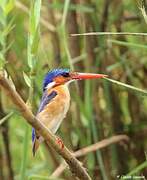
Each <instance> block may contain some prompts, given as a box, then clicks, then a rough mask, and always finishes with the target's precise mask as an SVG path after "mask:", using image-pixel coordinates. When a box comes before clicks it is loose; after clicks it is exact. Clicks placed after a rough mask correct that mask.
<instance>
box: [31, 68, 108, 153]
mask: <svg viewBox="0 0 147 180" xmlns="http://www.w3.org/2000/svg"><path fill="white" fill-rule="evenodd" d="M104 77H107V75H105V74H93V73H79V72H74V71H71V70H70V69H64V68H59V69H53V70H50V71H49V72H48V73H47V74H46V75H45V77H44V80H43V88H42V89H43V95H42V99H41V101H40V105H39V108H38V111H37V114H36V118H38V119H39V121H41V123H43V125H44V126H45V127H47V128H48V129H49V130H50V131H51V132H52V133H53V134H55V133H56V132H57V130H58V128H59V127H60V125H61V123H62V121H63V119H64V118H65V117H66V114H67V112H68V109H69V106H70V93H69V89H68V85H69V84H70V83H71V82H73V81H76V80H86V79H94V78H104ZM43 141H44V139H43V137H42V136H41V135H40V134H39V133H38V132H37V131H36V130H35V129H34V128H33V129H32V144H33V146H32V153H33V156H35V154H36V151H37V149H38V148H39V145H40V144H41V142H43Z"/></svg>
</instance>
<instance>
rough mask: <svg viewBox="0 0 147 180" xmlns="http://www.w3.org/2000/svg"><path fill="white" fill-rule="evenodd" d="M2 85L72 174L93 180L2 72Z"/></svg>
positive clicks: (0, 79)
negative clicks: (37, 116)
mask: <svg viewBox="0 0 147 180" xmlns="http://www.w3.org/2000/svg"><path fill="white" fill-rule="evenodd" d="M0 85H1V86H2V88H3V90H4V91H5V93H6V94H7V95H8V96H9V97H10V99H11V100H12V102H13V103H14V104H15V105H16V107H17V108H18V110H19V111H20V112H21V113H22V116H23V117H24V118H25V119H26V121H27V122H28V123H29V124H30V125H31V126H33V127H34V128H35V129H36V130H37V131H38V132H39V134H40V135H41V136H42V137H43V138H44V139H45V140H46V142H47V144H48V145H49V146H51V147H52V148H54V149H55V151H56V152H57V153H58V154H60V155H61V156H62V157H63V158H64V160H65V161H66V162H67V164H68V165H69V167H70V170H71V172H72V173H73V174H74V175H75V176H76V177H78V178H79V179H81V180H91V178H90V176H89V175H88V173H87V172H86V170H85V168H83V167H82V165H81V163H80V162H79V161H78V160H77V159H76V158H75V157H74V156H73V155H72V153H71V152H70V151H69V150H68V149H67V148H66V147H65V146H64V148H63V149H61V147H60V146H59V144H58V143H56V136H55V135H54V134H52V133H51V132H50V130H48V129H47V128H46V127H45V126H44V125H43V124H42V123H41V121H39V119H38V118H36V117H35V116H34V115H33V114H32V112H31V111H30V109H29V108H28V107H27V105H26V104H25V102H24V101H23V100H22V98H21V97H20V96H19V94H18V93H17V92H16V91H15V90H14V88H12V87H11V85H10V82H9V80H8V79H6V78H5V77H4V75H3V72H2V71H1V72H0Z"/></svg>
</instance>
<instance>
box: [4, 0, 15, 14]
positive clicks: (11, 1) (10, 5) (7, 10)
mask: <svg viewBox="0 0 147 180" xmlns="http://www.w3.org/2000/svg"><path fill="white" fill-rule="evenodd" d="M14 5H15V1H14V0H9V1H8V3H7V4H6V5H5V9H4V13H5V15H6V16H7V15H8V14H9V13H10V12H11V11H12V9H13V8H14Z"/></svg>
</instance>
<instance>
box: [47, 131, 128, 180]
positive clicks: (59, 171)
mask: <svg viewBox="0 0 147 180" xmlns="http://www.w3.org/2000/svg"><path fill="white" fill-rule="evenodd" d="M128 140H129V137H128V136H127V135H123V134H121V135H115V136H112V137H110V138H107V139H104V140H102V141H100V142H97V143H95V144H92V145H90V146H88V147H85V148H82V149H79V150H78V151H76V152H74V153H73V155H74V156H75V157H80V156H84V155H86V154H88V153H90V152H94V151H97V150H98V149H102V148H104V147H107V146H109V145H111V144H114V143H118V142H120V141H128ZM66 167H67V164H66V163H65V162H63V163H61V164H60V165H59V166H58V167H57V168H56V170H55V171H54V172H53V173H52V175H51V177H54V178H55V177H59V176H60V175H61V174H62V172H63V171H64V170H65V169H66Z"/></svg>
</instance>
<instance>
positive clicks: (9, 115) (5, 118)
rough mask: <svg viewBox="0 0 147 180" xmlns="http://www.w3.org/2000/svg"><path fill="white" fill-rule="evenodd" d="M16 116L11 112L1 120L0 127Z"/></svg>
mask: <svg viewBox="0 0 147 180" xmlns="http://www.w3.org/2000/svg"><path fill="white" fill-rule="evenodd" d="M13 114H14V112H13V111H12V112H10V113H9V114H7V115H6V116H5V117H3V118H2V119H1V120H0V126H1V125H2V124H3V123H4V122H5V121H6V120H8V119H9V118H10V117H11V116H12V115H13Z"/></svg>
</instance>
